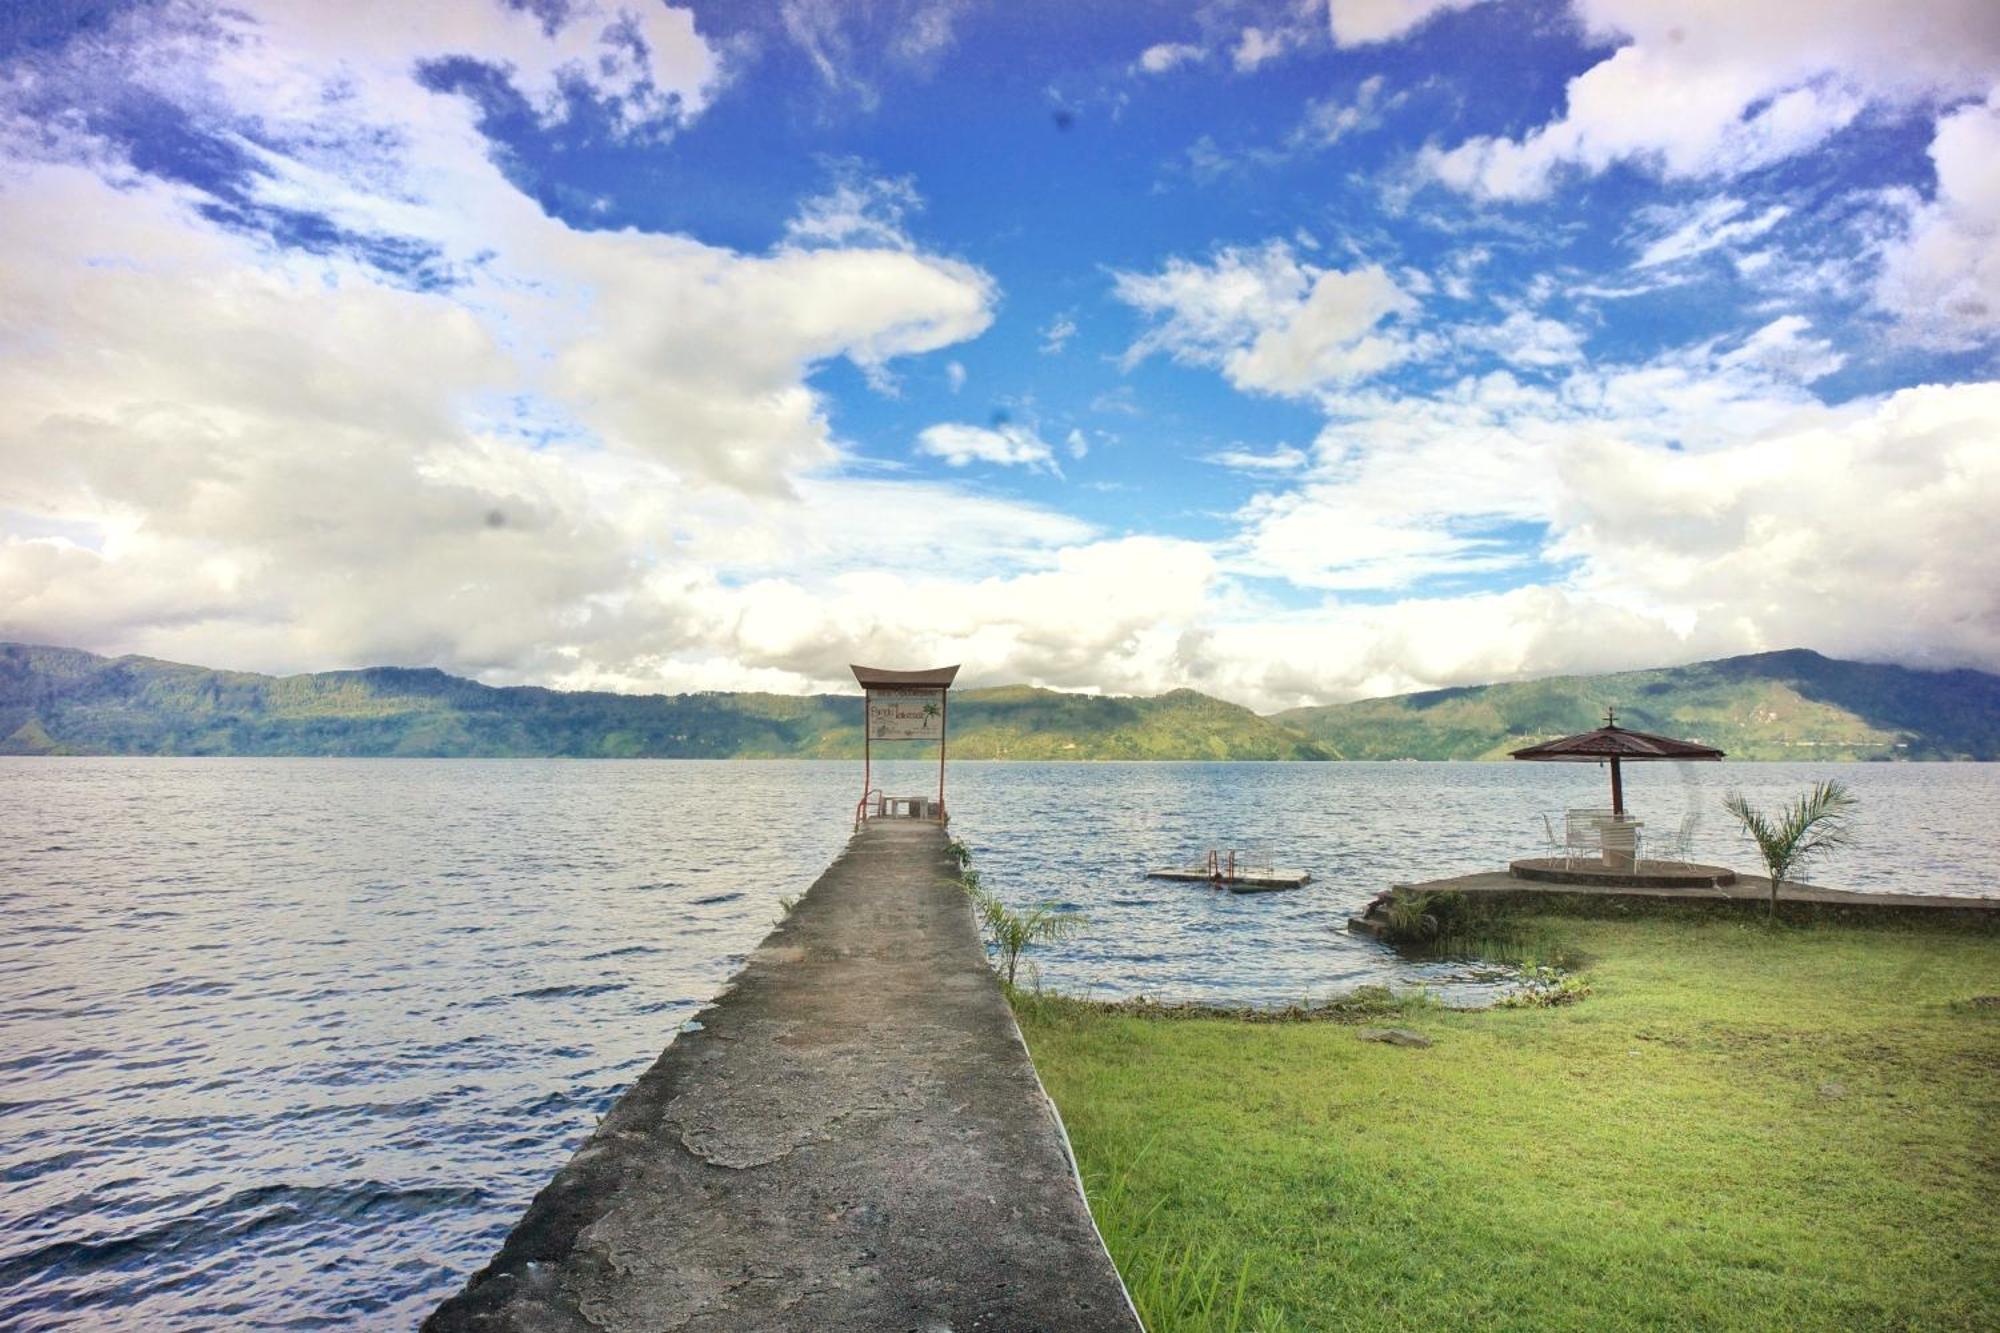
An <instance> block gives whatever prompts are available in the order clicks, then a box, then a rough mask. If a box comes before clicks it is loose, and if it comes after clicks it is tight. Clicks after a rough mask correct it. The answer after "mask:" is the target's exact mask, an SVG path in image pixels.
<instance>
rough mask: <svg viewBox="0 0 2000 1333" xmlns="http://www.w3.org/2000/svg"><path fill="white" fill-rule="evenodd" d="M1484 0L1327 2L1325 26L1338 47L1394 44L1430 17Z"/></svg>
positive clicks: (1345, 0) (1350, 0)
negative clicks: (1382, 43)
mask: <svg viewBox="0 0 2000 1333" xmlns="http://www.w3.org/2000/svg"><path fill="white" fill-rule="evenodd" d="M1480 3H1483V0H1328V3H1327V22H1328V26H1329V27H1330V28H1331V30H1332V32H1333V40H1334V42H1335V44H1336V45H1339V46H1366V45H1369V44H1371V43H1374V42H1387V41H1393V40H1395V39H1396V38H1398V37H1401V36H1403V35H1404V34H1406V33H1408V32H1410V31H1411V30H1412V29H1414V28H1416V27H1417V26H1419V25H1420V24H1423V23H1425V22H1427V21H1429V20H1430V19H1431V17H1432V16H1433V15H1436V14H1442V13H1446V12H1449V11H1451V10H1455V9H1470V8H1471V7H1472V6H1474V5H1476V4H1480Z"/></svg>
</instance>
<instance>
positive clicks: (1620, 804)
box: [1611, 755, 1625, 819]
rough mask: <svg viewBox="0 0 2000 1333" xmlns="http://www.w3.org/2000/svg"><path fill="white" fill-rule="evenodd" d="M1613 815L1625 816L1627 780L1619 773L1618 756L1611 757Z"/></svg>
mask: <svg viewBox="0 0 2000 1333" xmlns="http://www.w3.org/2000/svg"><path fill="white" fill-rule="evenodd" d="M1611 817H1612V818H1613V819H1623V818H1624V817H1625V782H1624V779H1622V778H1621V777H1619V775H1618V756H1616V755H1613V756H1612V757H1611Z"/></svg>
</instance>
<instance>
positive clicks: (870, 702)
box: [861, 690, 875, 819]
mask: <svg viewBox="0 0 2000 1333" xmlns="http://www.w3.org/2000/svg"><path fill="white" fill-rule="evenodd" d="M861 698H862V704H861V810H862V817H863V818H864V819H865V818H866V817H867V811H868V793H869V792H871V791H873V790H875V729H874V728H873V727H872V726H870V725H869V721H870V719H869V717H868V713H869V710H870V709H872V708H873V707H874V704H875V692H874V691H873V690H863V691H862V692H861Z"/></svg>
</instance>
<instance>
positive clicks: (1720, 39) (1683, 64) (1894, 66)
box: [1419, 0, 2000, 199]
mask: <svg viewBox="0 0 2000 1333" xmlns="http://www.w3.org/2000/svg"><path fill="white" fill-rule="evenodd" d="M1574 7H1575V9H1576V11H1577V15H1578V17H1579V18H1580V19H1581V20H1582V21H1583V23H1584V25H1585V27H1586V29H1587V30H1588V32H1589V33H1590V34H1591V35H1592V36H1593V37H1595V38H1598V39H1600V40H1604V41H1612V42H1618V43H1620V46H1619V48H1618V49H1617V50H1616V51H1615V52H1613V53H1612V54H1611V55H1610V56H1609V57H1607V58H1606V59H1604V60H1603V61H1601V62H1599V63H1598V64H1596V65H1593V66H1592V67H1591V68H1589V69H1587V70H1585V71H1584V72H1583V73H1582V74H1579V75H1578V76H1576V77H1575V78H1574V79H1572V80H1570V82H1569V86H1568V89H1567V93H1566V103H1567V105H1566V107H1565V110H1564V113H1563V115H1562V116H1561V117H1559V118H1558V119H1556V120H1554V121H1551V122H1550V123H1548V124H1547V125H1544V126H1542V127H1540V128H1539V129H1536V130H1533V131H1531V132H1529V133H1528V134H1526V135H1524V136H1522V137H1520V138H1507V137H1501V136H1479V137H1475V138H1472V139H1468V140H1466V141H1465V142H1463V143H1461V144H1458V145H1457V146H1455V147H1452V148H1449V149H1443V148H1437V147H1432V148H1429V149H1427V150H1425V152H1424V153H1423V154H1422V156H1421V158H1420V164H1419V165H1420V169H1421V170H1422V171H1423V172H1425V173H1426V174H1428V175H1429V176H1431V177H1433V178H1434V179H1436V180H1438V181H1441V182H1443V183H1444V184H1446V185H1449V186H1451V187H1453V188H1455V189H1458V190H1462V191H1465V192H1466V193H1469V194H1473V195H1476V196H1479V197H1483V198H1492V199H1532V198H1538V197H1540V196H1542V195H1544V194H1546V193H1547V192H1548V190H1549V189H1550V187H1551V185H1552V183H1553V181H1554V180H1555V178H1556V176H1557V174H1558V173H1559V172H1560V171H1561V170H1563V169H1565V168H1573V169H1577V170H1583V171H1602V170H1604V169H1605V168H1607V167H1609V166H1611V165H1612V164H1613V163H1615V162H1629V163H1634V164H1637V165H1639V166H1642V167H1645V168H1647V169H1649V170H1652V171H1655V172H1657V173H1659V174H1660V175H1662V176H1665V177H1667V178H1669V179H1699V178H1705V177H1727V176H1731V175H1735V174H1738V173H1741V172H1745V171H1749V170H1752V169H1754V168H1757V167H1761V166H1766V165H1769V164H1771V163H1773V162H1778V161H1782V160H1784V159H1785V158H1788V157H1792V156H1794V155H1796V154H1799V153H1802V152H1805V151H1807V150H1809V149H1811V148H1813V147H1815V146H1817V145H1818V144H1820V143H1822V142H1824V141H1825V140H1826V139H1827V138H1828V137H1829V136H1830V135H1832V134H1833V133H1835V132H1836V131H1838V130H1840V129H1841V128H1843V127H1844V126H1846V125H1848V124H1849V123H1851V122H1852V121H1853V120H1854V118H1855V117H1856V116H1857V115H1859V114H1860V112H1861V111H1862V109H1863V108H1864V107H1865V106H1867V105H1868V104H1869V103H1870V102H1871V101H1881V102H1889V103H1910V102H1920V101H1923V100H1925V99H1929V98H1933V97H1952V96H1963V95H1966V94H1983V93H1984V92H1985V91H1986V90H1987V87H1988V86H1989V85H1990V83H1991V81H1992V77H1993V70H1994V69H1995V68H2000V8H1996V7H1995V6H1993V5H1992V4H1990V3H1988V0H1938V3H1935V4H1929V5H1924V6H1922V7H1920V8H1919V9H1912V8H1911V7H1910V6H1909V5H1906V4H1903V3H1900V0H1838V2H1837V3H1832V4H1828V3H1824V2H1822V0H1772V3H1766V4H1756V5H1717V6H1710V7H1707V8H1705V9H1704V10H1703V12H1702V13H1700V14H1699V15H1698V16H1690V14H1689V13H1688V11H1687V7H1686V6H1685V5H1684V4H1680V3H1675V2H1674V0H1575V5H1574Z"/></svg>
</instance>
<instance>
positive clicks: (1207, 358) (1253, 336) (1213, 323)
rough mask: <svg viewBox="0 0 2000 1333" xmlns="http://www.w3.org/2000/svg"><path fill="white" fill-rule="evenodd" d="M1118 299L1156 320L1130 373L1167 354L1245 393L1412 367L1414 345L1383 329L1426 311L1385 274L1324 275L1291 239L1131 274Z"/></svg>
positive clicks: (1120, 284)
mask: <svg viewBox="0 0 2000 1333" xmlns="http://www.w3.org/2000/svg"><path fill="white" fill-rule="evenodd" d="M1113 291H1114V294H1115V295H1116V296H1117V297H1118V299H1119V300H1121V301H1123V302H1124V303H1125V304H1127V305H1129V306H1132V307H1133V308H1134V309H1136V310H1139V311H1141V312H1142V313H1144V314H1146V315H1148V316H1150V317H1151V318H1152V320H1153V323H1152V327H1151V328H1149V329H1148V330H1147V331H1146V333H1145V334H1144V335H1142V336H1141V337H1140V339H1139V340H1138V341H1137V342H1135V343H1134V344H1133V345H1132V347H1131V348H1130V349H1129V350H1128V351H1127V353H1126V362H1127V364H1128V365H1129V364H1133V363H1136V362H1137V361H1139V360H1142V359H1144V358H1145V357H1147V356H1149V355H1151V354H1153V353H1155V352H1164V353H1167V354H1168V355H1170V356H1173V357H1174V358H1175V359H1177V360H1180V361H1184V362H1188V363H1190V364H1196V365H1213V366H1217V367H1219V368H1221V370H1222V371H1223V373H1224V374H1225V375H1226V376H1227V377H1228V379H1229V381H1230V382H1231V383H1232V384H1235V385H1236V386H1237V387H1239V388H1244V389H1254V390H1259V391H1263V392H1267V393H1276V394H1291V395H1298V394H1305V393H1308V392H1310V391H1312V390H1315V389H1319V388H1323V387H1328V386H1334V385H1341V384H1346V383H1350V382H1353V381H1356V380H1361V379H1365V378H1367V377H1368V376H1371V375H1374V374H1377V373H1379V372H1381V371H1383V370H1385V369H1387V368H1388V367H1390V366H1393V365H1395V364H1396V363H1397V362H1399V361H1401V360H1403V359H1404V358H1405V357H1406V356H1407V355H1409V343H1408V339H1407V337H1405V336H1403V335H1402V334H1401V333H1400V332H1398V331H1396V330H1394V329H1389V330H1384V329H1382V328H1381V326H1382V325H1383V324H1384V323H1385V322H1386V321H1392V320H1395V319H1398V318H1400V317H1403V316H1407V315H1410V314H1412V313H1413V312H1414V311H1415V310H1416V302H1415V301H1414V300H1413V299H1412V298H1411V297H1409V296H1408V295H1406V294H1405V293H1404V292H1403V290H1402V289H1401V288H1399V287H1398V286H1397V285H1396V283H1395V282H1394V280H1393V279H1391V278H1390V277H1389V275H1388V274H1387V273H1386V272H1384V271H1383V270H1382V269H1381V268H1379V267H1375V266H1369V267H1365V268H1357V269H1353V270H1350V271H1345V272H1343V271H1341V270H1339V269H1331V268H1322V267H1320V266H1318V265H1315V264H1312V263H1310V262H1307V261H1304V260H1301V259H1300V258H1299V256H1298V254H1297V252H1296V251H1294V250H1293V249H1292V247H1291V246H1290V245H1289V244H1287V243H1286V242H1283V241H1272V242H1270V243H1269V244H1267V245H1265V246H1263V247H1261V248H1259V249H1254V250H1253V249H1246V248H1242V247H1235V246H1231V247H1226V248H1224V249H1222V250H1220V251H1218V252H1217V253H1216V256H1215V258H1214V259H1213V260H1212V261H1210V262H1208V263H1201V262H1198V261H1194V260H1188V259H1181V258H1175V259H1171V260H1169V261H1168V262H1167V265H1166V267H1165V268H1163V269H1162V270H1161V271H1159V272H1158V273H1130V272H1121V273H1118V274H1116V275H1115V277H1114V284H1113Z"/></svg>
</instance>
